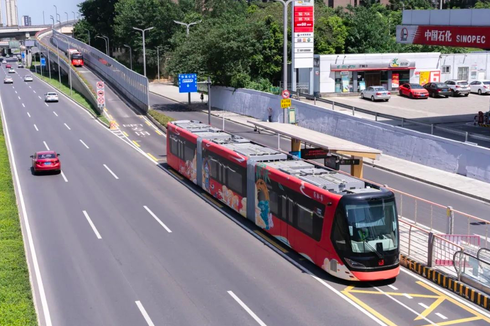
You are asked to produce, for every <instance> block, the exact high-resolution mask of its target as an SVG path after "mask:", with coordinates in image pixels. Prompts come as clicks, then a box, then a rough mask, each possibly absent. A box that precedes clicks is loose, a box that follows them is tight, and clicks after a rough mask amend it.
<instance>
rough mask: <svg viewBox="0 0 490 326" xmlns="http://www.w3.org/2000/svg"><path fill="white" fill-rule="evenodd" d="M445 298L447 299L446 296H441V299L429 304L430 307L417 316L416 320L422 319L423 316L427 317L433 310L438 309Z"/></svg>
mask: <svg viewBox="0 0 490 326" xmlns="http://www.w3.org/2000/svg"><path fill="white" fill-rule="evenodd" d="M444 300H446V298H439V299H437V300H436V301H434V302H433V303H432V304H431V305H430V306H429V308H427V309H425V310H424V311H422V313H421V314H420V315H419V316H418V317H417V318H415V319H414V320H420V319H422V318H425V317H427V316H428V315H429V314H430V313H431V312H432V311H434V309H436V308H437V307H438V306H439V305H440V304H441V303H443V302H444Z"/></svg>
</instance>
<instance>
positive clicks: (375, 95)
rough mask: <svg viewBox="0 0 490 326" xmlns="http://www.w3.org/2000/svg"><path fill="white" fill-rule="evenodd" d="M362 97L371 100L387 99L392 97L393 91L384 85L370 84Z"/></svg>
mask: <svg viewBox="0 0 490 326" xmlns="http://www.w3.org/2000/svg"><path fill="white" fill-rule="evenodd" d="M361 98H367V99H370V100H371V101H373V102H374V101H385V102H388V100H389V99H390V98H391V92H390V91H387V90H386V89H385V88H384V87H383V86H369V87H368V88H366V89H365V90H363V91H362V92H361Z"/></svg>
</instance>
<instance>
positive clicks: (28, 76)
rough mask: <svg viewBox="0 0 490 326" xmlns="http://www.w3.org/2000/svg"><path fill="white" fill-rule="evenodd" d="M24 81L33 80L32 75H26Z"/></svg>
mask: <svg viewBox="0 0 490 326" xmlns="http://www.w3.org/2000/svg"><path fill="white" fill-rule="evenodd" d="M24 81H25V82H31V81H33V79H32V76H30V75H27V76H24Z"/></svg>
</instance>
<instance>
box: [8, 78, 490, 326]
mask: <svg viewBox="0 0 490 326" xmlns="http://www.w3.org/2000/svg"><path fill="white" fill-rule="evenodd" d="M21 71H22V70H21ZM23 74H24V71H22V72H19V74H18V75H20V76H16V77H15V78H14V80H15V82H14V85H4V84H2V85H1V86H0V92H1V99H2V104H3V105H2V106H3V110H4V116H5V121H6V122H7V123H8V130H9V138H10V139H11V145H12V150H13V151H12V153H13V155H14V157H15V159H16V170H17V172H18V176H19V183H20V185H21V186H22V190H23V198H24V200H25V206H26V210H25V212H23V215H24V216H25V215H26V214H27V216H29V218H28V220H29V223H30V228H31V230H32V235H33V239H34V247H35V248H36V252H37V257H38V261H39V267H40V274H41V275H42V278H43V284H44V289H45V292H46V301H47V304H48V306H49V312H50V316H51V319H52V324H53V325H257V324H259V325H331V324H341V325H343V324H359V325H374V324H381V325H383V324H385V325H393V324H407V323H410V324H414V325H425V324H431V323H432V324H433V323H437V322H442V321H454V322H456V323H461V322H458V321H459V320H461V319H462V318H469V317H471V318H473V319H472V320H473V324H474V325H483V324H486V323H489V322H490V317H489V316H488V315H487V314H485V313H483V312H480V311H479V309H477V308H475V307H474V306H473V305H472V304H470V303H467V302H465V301H463V300H460V299H458V298H456V297H454V296H452V295H450V294H448V293H447V292H445V291H443V290H440V289H437V288H436V287H435V286H433V285H430V284H429V283H427V282H424V281H422V280H420V279H418V278H417V277H415V276H414V275H413V274H412V273H410V272H406V271H405V270H404V271H403V272H402V274H401V275H400V276H399V277H398V278H397V280H396V282H395V283H393V284H387V283H386V282H384V283H379V284H374V285H373V284H371V285H362V286H361V285H359V284H349V283H344V282H341V281H339V280H336V279H333V278H331V277H329V276H328V275H326V274H325V273H323V272H322V271H321V270H319V269H318V268H316V267H315V266H313V265H311V264H310V263H309V262H307V261H305V260H304V259H302V258H301V257H300V256H299V255H296V254H295V253H293V252H290V251H289V250H288V249H287V248H281V247H280V246H279V245H278V244H277V243H275V242H274V240H272V239H270V238H268V237H264V236H261V234H260V233H258V231H259V230H257V229H256V228H255V227H254V226H253V225H251V224H250V223H248V222H247V221H244V220H243V219H242V218H240V217H239V216H237V215H236V214H232V213H231V212H230V211H229V210H227V209H226V208H225V207H222V205H220V204H219V203H214V202H213V200H206V199H205V198H204V199H203V197H202V196H201V192H200V191H199V190H198V189H197V188H195V187H193V186H192V185H190V184H189V183H187V182H185V181H182V180H180V178H179V177H178V176H174V175H173V174H172V173H168V172H167V171H166V169H165V165H162V166H160V165H156V164H155V163H154V162H153V161H152V160H151V159H147V157H145V156H144V155H141V154H145V153H147V151H150V150H151V151H153V153H155V154H156V153H165V143H164V139H165V138H164V136H161V137H159V139H160V140H161V142H159V141H155V143H158V144H159V146H160V147H159V149H156V148H155V149H154V148H150V146H151V145H150V144H152V143H148V144H146V143H145V144H142V145H141V147H136V146H135V145H132V144H134V143H133V142H132V141H126V140H127V139H126V137H119V136H120V135H117V134H114V133H111V132H110V131H108V130H107V129H105V128H104V127H103V126H101V125H100V124H98V123H97V122H96V121H95V120H94V119H93V118H92V117H91V116H89V115H88V114H87V113H85V112H84V111H83V109H80V108H78V107H76V105H74V104H73V103H71V102H70V101H68V100H66V99H65V98H63V97H61V98H60V102H59V103H53V104H48V105H46V104H45V103H44V102H43V100H42V95H39V94H44V93H45V92H46V91H47V90H49V89H50V88H49V87H48V86H47V85H45V84H43V83H42V82H40V81H39V80H38V79H37V78H35V81H34V82H33V83H29V84H26V83H24V82H22V80H21V76H22V75H23ZM29 86H30V87H29ZM39 96H41V98H39ZM121 108H122V110H124V107H121ZM109 109H110V108H109ZM131 112H132V111H126V112H123V113H124V114H127V115H129V116H130V115H131ZM111 114H112V112H111ZM134 119H140V118H139V117H137V116H135V117H134ZM251 134H253V133H251ZM159 136H160V135H159ZM262 136H263V135H262ZM155 137H156V136H155ZM128 138H130V137H128ZM46 146H48V147H49V148H51V149H54V150H57V151H59V152H60V153H62V156H61V159H62V164H63V165H62V168H63V174H62V175H43V176H33V175H32V174H31V172H30V159H29V155H31V154H32V153H33V152H34V151H36V150H43V149H44V148H45V147H46ZM276 246H278V248H281V249H278V248H277V247H276ZM30 263H31V264H33V262H32V260H30ZM31 270H32V268H31ZM35 285H36V286H39V283H38V282H37V279H36V281H35ZM353 286H354V287H353ZM35 289H36V290H35V297H36V298H37V302H39V300H41V299H40V297H41V294H40V291H39V290H38V288H37V287H35ZM435 302H437V303H435ZM37 306H38V307H41V305H40V304H38V305H37ZM42 316H43V315H42ZM420 316H422V317H420ZM416 318H418V319H417V320H415V319H416ZM41 320H45V319H44V318H41Z"/></svg>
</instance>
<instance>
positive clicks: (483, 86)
mask: <svg viewBox="0 0 490 326" xmlns="http://www.w3.org/2000/svg"><path fill="white" fill-rule="evenodd" d="M470 88H471V92H472V93H478V94H479V95H482V94H490V80H475V81H473V82H471V83H470Z"/></svg>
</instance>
